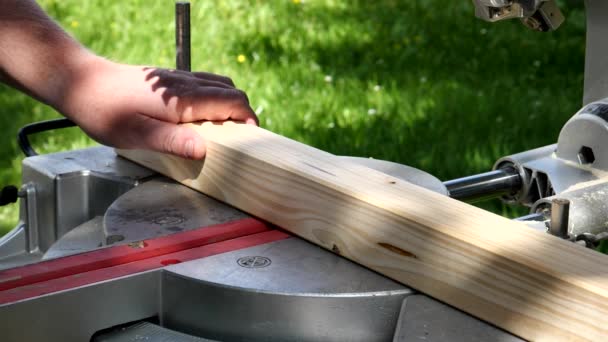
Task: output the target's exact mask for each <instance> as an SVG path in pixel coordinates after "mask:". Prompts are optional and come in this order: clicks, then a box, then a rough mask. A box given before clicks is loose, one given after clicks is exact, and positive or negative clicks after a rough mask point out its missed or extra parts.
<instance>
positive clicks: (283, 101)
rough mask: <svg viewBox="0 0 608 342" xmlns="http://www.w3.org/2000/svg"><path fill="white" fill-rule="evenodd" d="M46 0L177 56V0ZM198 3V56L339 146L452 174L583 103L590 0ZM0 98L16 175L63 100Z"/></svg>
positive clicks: (63, 16)
mask: <svg viewBox="0 0 608 342" xmlns="http://www.w3.org/2000/svg"><path fill="white" fill-rule="evenodd" d="M39 2H40V4H41V5H42V6H43V7H44V8H45V9H46V10H48V11H49V13H50V14H51V15H52V16H53V17H54V18H56V19H57V20H58V21H60V22H61V23H62V25H63V26H64V27H66V28H67V29H68V30H69V31H70V32H72V33H73V34H74V35H75V36H76V37H77V38H78V39H79V40H81V41H82V42H83V43H84V44H85V45H86V46H88V47H89V48H91V49H92V50H93V51H95V52H97V53H99V54H101V55H104V56H106V57H108V58H110V59H113V60H117V61H122V62H125V63H134V64H147V65H157V66H163V67H173V66H174V57H173V56H174V43H173V39H174V31H173V25H174V18H173V2H172V1H166V0H165V1H149V0H129V1H121V2H117V1H116V2H108V1H101V0H95V1H76V0H61V1H60V0H42V1H39ZM192 6H193V7H192V27H193V30H192V44H193V46H192V58H193V60H192V66H193V69H196V70H205V71H211V72H215V73H220V74H226V75H229V76H231V77H232V78H233V80H234V81H235V83H236V84H237V86H239V87H240V88H242V89H244V90H245V91H247V93H248V95H249V98H250V100H251V103H252V107H253V108H254V109H255V110H256V112H257V113H258V114H259V115H260V119H261V125H262V126H263V127H265V128H268V129H270V130H272V131H275V132H278V133H280V134H283V135H286V136H288V137H290V138H293V139H296V140H299V141H302V142H305V143H307V144H311V145H313V146H316V147H318V148H321V149H323V150H327V151H329V152H332V153H336V154H341V155H356V156H371V157H374V158H378V159H387V160H392V161H395V162H399V163H403V164H407V165H411V166H414V167H417V168H421V169H423V170H426V171H428V172H430V173H432V174H434V175H436V176H437V177H439V178H440V179H451V178H455V177H459V176H463V175H468V174H472V173H476V172H482V171H486V170H488V169H490V168H491V166H492V164H493V163H494V161H495V160H496V159H497V158H499V157H501V156H503V155H506V154H510V153H515V152H519V151H523V150H526V149H530V148H534V147H538V146H543V145H546V144H550V143H553V142H555V140H556V138H557V135H558V133H559V130H560V128H561V126H562V125H563V123H564V122H565V121H566V120H567V119H568V118H569V117H570V116H571V115H572V114H573V113H574V112H575V111H576V110H577V109H578V108H579V106H580V103H581V98H582V86H583V62H584V41H585V40H584V32H585V23H584V15H583V11H582V8H581V5H579V6H578V7H573V6H570V7H567V6H565V7H564V8H563V9H564V12H565V14H566V16H567V21H566V23H565V24H564V25H563V27H562V28H561V29H560V30H558V31H557V32H554V33H544V34H541V33H536V32H532V31H529V30H528V29H526V28H525V27H523V26H522V25H521V24H520V23H519V22H517V21H513V22H505V23H497V24H488V23H484V22H481V21H479V20H477V19H475V18H474V15H473V6H472V4H471V1H469V0H459V1H439V0H409V1H397V0H394V1H390V0H381V1H375V2H374V1H337V0H334V1H332V0H325V1H313V0H309V1H302V2H294V1H230V2H227V1H222V2H220V1H196V0H195V1H193V3H192ZM239 55H243V56H244V57H245V61H244V62H242V63H241V62H239V60H238V56H239ZM0 104H1V107H0V108H2V111H3V113H2V114H0V125H1V126H2V127H3V133H4V134H3V136H1V137H0V146H2V147H1V148H0V185H2V184H9V183H11V184H18V183H19V179H20V161H21V159H22V155H21V154H20V152H19V151H18V148H17V146H16V142H15V139H14V136H15V134H16V133H17V130H18V128H19V127H20V126H22V125H24V124H26V123H28V122H32V121H36V120H41V119H45V118H51V117H56V116H57V114H56V113H54V112H53V111H52V110H51V109H49V108H48V107H45V106H43V105H40V104H38V103H36V102H35V101H32V100H30V99H27V98H26V97H25V96H23V95H20V94H18V93H17V92H16V91H13V90H11V89H9V88H7V87H1V86H0ZM89 144H91V141H90V140H89V139H87V138H86V137H84V136H83V135H82V134H81V133H79V132H78V130H77V129H72V130H70V131H69V132H65V133H53V134H47V135H45V136H44V137H41V138H40V139H37V146H38V148H39V149H40V150H41V151H45V152H49V151H57V150H64V149H73V148H77V147H83V146H86V145H89ZM486 207H487V208H492V209H494V210H503V211H504V212H505V213H507V214H508V213H509V210H507V209H501V208H500V207H499V206H497V205H496V204H495V203H490V204H486ZM17 211H18V208H17V206H9V207H5V208H2V209H0V232H1V231H7V229H9V228H10V227H12V226H13V225H14V223H15V220H16V216H17Z"/></svg>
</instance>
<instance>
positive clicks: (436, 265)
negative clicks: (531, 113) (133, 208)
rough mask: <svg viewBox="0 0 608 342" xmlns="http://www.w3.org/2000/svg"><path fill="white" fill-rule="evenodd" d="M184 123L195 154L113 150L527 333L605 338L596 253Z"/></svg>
mask: <svg viewBox="0 0 608 342" xmlns="http://www.w3.org/2000/svg"><path fill="white" fill-rule="evenodd" d="M189 125H190V126H191V127H192V128H193V129H196V130H197V131H198V132H199V133H200V134H201V135H203V136H204V137H205V139H206V141H207V157H206V159H205V160H204V161H190V160H185V159H181V158H178V157H173V156H169V155H164V154H161V153H154V152H147V151H136V150H128V151H127V150H120V151H118V153H119V154H120V155H121V156H124V157H126V158H128V159H130V160H133V161H135V162H137V163H139V164H142V165H144V166H146V167H148V168H151V169H153V170H156V171H158V172H160V173H162V174H164V175H166V176H169V177H171V178H173V179H175V180H176V181H178V182H180V183H182V184H185V185H187V186H189V187H191V188H194V189H196V190H198V191H201V192H203V193H205V194H208V195H210V196H212V197H215V198H217V199H219V200H221V201H224V202H226V203H228V204H230V205H232V206H235V207H237V208H239V209H241V210H243V211H246V212H248V213H250V214H252V215H255V216H257V217H260V218H262V219H264V220H266V221H268V222H271V223H273V224H276V225H278V226H280V227H282V228H284V229H285V230H287V231H290V232H292V233H294V234H296V235H299V236H300V237H302V238H304V239H306V240H308V241H311V242H313V243H315V244H317V245H319V246H322V247H324V248H327V249H329V250H332V251H333V252H335V253H337V254H340V255H342V256H344V257H346V258H348V259H350V260H353V261H355V262H357V263H359V264H361V265H364V266H366V267H368V268H370V269H372V270H375V271H377V272H379V273H381V274H383V275H385V276H387V277H390V278H392V279H394V280H397V281H399V282H402V283H404V284H406V285H408V286H410V287H413V288H415V289H417V290H419V291H421V292H423V293H426V294H428V295H430V296H432V297H435V298H437V299H439V300H442V301H444V302H446V303H448V304H450V305H453V306H455V307H457V308H459V309H461V310H463V311H465V312H467V313H469V314H472V315H474V316H476V317H479V318H481V319H483V320H486V321H488V322H490V323H493V324H495V325H497V326H498V327H501V328H503V329H505V330H507V331H509V332H511V333H513V334H516V335H519V336H521V337H523V338H525V339H529V340H535V341H560V340H569V341H570V340H583V341H585V340H589V341H602V340H608V257H606V256H605V255H602V254H599V253H596V252H594V251H591V250H588V249H586V248H584V247H581V246H578V245H575V244H572V243H570V242H566V241H562V240H561V239H559V238H557V237H554V236H551V235H549V234H543V233H541V232H538V231H534V230H532V229H529V228H527V227H526V226H524V225H523V224H520V223H517V222H514V221H511V220H508V219H505V218H503V217H500V216H497V215H494V214H492V213H490V212H487V211H484V210H482V209H478V208H475V207H473V206H471V205H468V204H465V203H462V202H459V201H456V200H453V199H451V198H449V197H447V196H441V195H439V194H436V193H433V192H431V191H428V190H426V189H423V188H420V187H417V186H414V185H412V184H409V183H407V182H404V181H402V180H399V179H397V178H394V177H391V176H388V175H385V174H383V173H380V172H377V171H374V170H371V169H368V168H365V167H362V166H357V165H351V164H346V163H344V161H341V160H339V159H338V158H336V157H335V156H334V155H332V154H329V153H326V152H323V151H320V150H318V149H315V148H312V147H310V146H307V145H304V144H301V143H298V142H296V141H293V140H290V139H287V138H285V137H282V136H279V135H276V134H273V133H271V132H268V131H266V130H263V129H261V128H258V127H255V126H251V125H244V124H235V123H225V124H223V125H222V124H214V123H204V124H202V125H196V124H189Z"/></svg>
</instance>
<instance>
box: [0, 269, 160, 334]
mask: <svg viewBox="0 0 608 342" xmlns="http://www.w3.org/2000/svg"><path fill="white" fill-rule="evenodd" d="M160 273H161V271H160V270H156V271H151V272H147V273H138V274H135V275H131V276H127V277H123V278H118V279H113V280H111V281H107V282H100V283H97V284H94V285H90V286H84V287H79V288H75V289H72V290H69V291H63V292H58V293H54V294H50V295H45V296H41V297H38V298H33V299H29V300H25V301H21V302H17V303H13V304H7V305H0V322H2V328H1V329H0V330H1V336H2V341H3V342H23V341H61V342H82V341H89V340H90V338H91V336H93V334H94V333H95V332H97V331H99V330H102V329H107V328H110V327H113V326H116V325H119V324H124V323H128V322H133V321H139V320H143V319H146V318H149V317H153V316H155V315H157V313H158V303H159V299H158V298H159V293H160V278H159V275H160Z"/></svg>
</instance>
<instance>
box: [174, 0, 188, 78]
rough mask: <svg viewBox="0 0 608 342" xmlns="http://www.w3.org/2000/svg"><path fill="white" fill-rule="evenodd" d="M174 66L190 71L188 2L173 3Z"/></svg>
mask: <svg viewBox="0 0 608 342" xmlns="http://www.w3.org/2000/svg"><path fill="white" fill-rule="evenodd" d="M175 51H176V56H175V65H176V67H177V69H178V70H184V71H190V2H189V1H178V2H176V3H175Z"/></svg>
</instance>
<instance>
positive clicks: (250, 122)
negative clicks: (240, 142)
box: [245, 118, 257, 126]
mask: <svg viewBox="0 0 608 342" xmlns="http://www.w3.org/2000/svg"><path fill="white" fill-rule="evenodd" d="M245 123H246V124H248V125H256V126H257V123H256V122H255V119H252V118H249V119H247V120H245Z"/></svg>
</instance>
